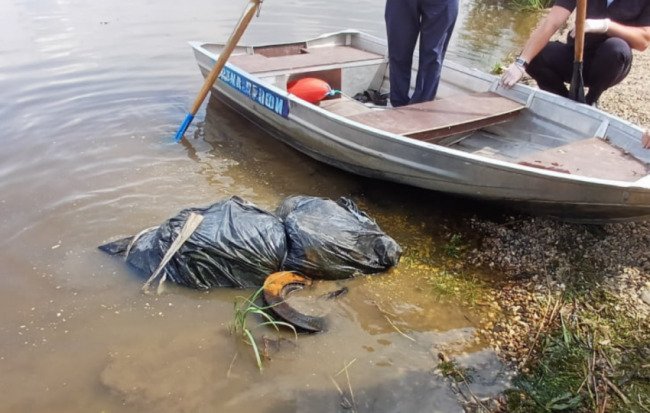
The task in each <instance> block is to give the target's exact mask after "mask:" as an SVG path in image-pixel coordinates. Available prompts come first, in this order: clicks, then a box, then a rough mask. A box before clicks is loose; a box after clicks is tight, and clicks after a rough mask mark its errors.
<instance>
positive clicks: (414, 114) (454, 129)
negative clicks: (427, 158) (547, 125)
mask: <svg viewBox="0 0 650 413" xmlns="http://www.w3.org/2000/svg"><path fill="white" fill-rule="evenodd" d="M523 108H524V105H522V104H520V103H518V102H515V101H513V100H510V99H508V98H504V97H503V96H500V95H497V94H496V93H492V92H482V93H474V94H468V95H458V96H453V97H449V98H445V99H438V100H433V101H430V102H423V103H416V104H413V105H408V106H403V107H399V108H395V109H386V110H375V111H372V112H366V113H362V114H357V115H353V116H349V117H348V119H350V120H354V121H356V122H360V123H363V124H364V125H368V126H372V127H375V128H377V129H382V130H385V131H387V132H391V133H396V134H399V135H404V136H408V137H411V138H415V139H419V140H424V141H427V142H436V141H439V140H441V139H443V138H445V137H448V136H451V135H455V134H458V133H464V132H469V131H472V130H477V129H480V128H483V127H486V126H489V125H496V124H499V123H503V122H508V121H510V120H512V119H514V118H515V117H516V116H517V114H518V113H519V112H520V111H521V110H522V109H523Z"/></svg>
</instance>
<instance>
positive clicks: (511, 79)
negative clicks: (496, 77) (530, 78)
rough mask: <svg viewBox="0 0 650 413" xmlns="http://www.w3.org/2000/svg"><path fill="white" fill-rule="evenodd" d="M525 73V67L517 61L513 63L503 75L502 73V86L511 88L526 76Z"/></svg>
mask: <svg viewBox="0 0 650 413" xmlns="http://www.w3.org/2000/svg"><path fill="white" fill-rule="evenodd" d="M524 73H525V72H524V68H523V67H521V66H519V65H518V64H516V63H512V64H511V65H510V66H508V69H506V71H505V72H503V75H501V86H503V87H505V88H506V89H510V88H511V87H513V86H514V85H515V84H516V83H517V82H519V81H520V80H521V78H522V77H524Z"/></svg>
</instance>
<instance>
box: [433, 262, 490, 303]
mask: <svg viewBox="0 0 650 413" xmlns="http://www.w3.org/2000/svg"><path fill="white" fill-rule="evenodd" d="M427 284H428V285H429V286H430V287H431V292H432V293H434V294H435V295H436V298H437V299H438V300H440V299H441V298H443V297H456V298H459V299H460V300H461V301H462V302H463V303H465V304H468V305H470V306H474V305H475V304H476V302H477V299H478V297H479V296H480V294H481V292H482V291H483V290H484V289H485V288H486V285H485V282H484V281H483V280H481V279H480V278H478V276H476V274H474V273H468V272H466V271H458V272H457V271H447V270H442V271H440V272H437V273H431V274H429V276H428V277H427Z"/></svg>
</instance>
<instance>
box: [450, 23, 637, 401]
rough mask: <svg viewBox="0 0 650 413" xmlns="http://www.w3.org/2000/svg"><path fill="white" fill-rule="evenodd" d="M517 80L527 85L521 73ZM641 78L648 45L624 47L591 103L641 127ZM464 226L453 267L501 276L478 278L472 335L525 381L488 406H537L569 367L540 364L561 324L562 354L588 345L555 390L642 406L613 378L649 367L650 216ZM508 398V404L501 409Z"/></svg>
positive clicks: (507, 218)
mask: <svg viewBox="0 0 650 413" xmlns="http://www.w3.org/2000/svg"><path fill="white" fill-rule="evenodd" d="M568 26H569V27H565V28H564V29H562V30H560V31H559V32H558V33H557V34H556V35H555V36H554V37H553V38H552V40H555V39H558V38H562V37H563V36H566V32H567V30H568V29H569V28H570V26H571V20H570V21H569V24H568ZM524 81H525V82H526V83H527V84H529V85H531V86H533V87H536V84H535V82H534V81H533V80H532V79H530V78H529V77H526V78H525V79H524ZM649 83H650V51H648V50H646V51H645V52H639V51H636V50H634V51H633V62H632V68H631V70H630V73H629V74H628V76H627V77H626V78H625V79H624V80H623V81H622V82H621V83H620V84H618V85H615V86H613V87H612V88H610V89H608V90H607V91H605V92H604V93H603V95H602V96H601V98H600V100H599V102H598V107H599V109H600V110H602V111H604V112H608V113H610V114H613V115H616V116H618V117H620V118H621V119H623V120H626V121H628V122H631V123H633V124H636V125H637V126H639V127H641V128H643V129H648V128H649V127H650V95H649V94H648V93H647V92H645V90H644V89H645V88H644V85H647V84H649ZM639 145H641V142H639ZM467 224H468V228H471V230H472V234H467V238H468V239H471V237H472V236H474V237H476V238H477V239H478V241H477V245H476V246H475V247H474V248H473V249H472V248H468V251H467V253H466V254H465V256H464V257H463V264H462V265H463V266H464V267H466V268H468V269H469V268H472V267H474V268H486V269H489V270H490V272H492V273H495V274H498V273H501V274H503V276H502V277H499V280H486V284H485V290H484V295H483V297H482V299H481V300H482V303H481V305H483V306H487V307H488V308H489V311H483V312H480V311H479V314H478V317H479V319H480V322H479V323H478V324H479V325H480V327H478V328H479V334H480V335H481V337H482V338H483V340H485V341H486V342H487V343H489V345H490V347H492V348H493V349H494V350H495V352H496V353H497V355H498V357H499V358H500V360H501V361H502V362H503V363H504V364H505V365H507V366H509V367H510V368H512V369H513V370H514V371H515V373H516V374H518V375H519V376H520V377H522V378H523V380H524V381H525V382H527V383H528V385H529V386H533V387H529V388H524V387H519V386H516V388H515V393H514V394H515V395H514V396H513V394H512V393H508V394H507V395H505V396H504V397H501V399H500V400H498V401H497V405H498V406H499V407H498V408H497V409H496V411H517V412H519V411H529V410H528V409H529V408H531V407H534V406H535V403H537V404H539V400H537V399H535V394H537V396H539V393H540V392H544V391H547V390H548V389H547V388H548V386H549V385H550V383H553V380H564V379H565V378H566V376H568V375H569V373H570V374H575V372H574V371H571V368H572V367H571V366H569V365H564V364H560V367H557V366H556V368H557V369H559V370H558V371H555V372H551V371H550V370H548V366H547V363H552V362H554V361H555V360H553V359H552V358H551V359H550V358H549V357H550V356H549V354H548V352H547V350H548V347H547V346H548V345H549V344H548V343H549V341H550V342H553V341H554V340H559V341H557V342H560V343H561V342H562V339H561V337H563V336H564V340H565V341H566V338H567V335H566V334H567V331H568V332H569V333H570V335H572V337H574V339H575V338H578V341H576V342H574V343H573V344H572V345H571V346H569V345H567V346H566V348H564V349H563V350H564V351H565V353H563V355H562V356H563V357H564V356H566V357H568V355H569V354H570V353H571V352H573V351H574V350H575V348H579V351H584V352H585V353H589V356H588V357H587V358H586V361H585V360H581V359H576V360H572V362H573V361H575V362H577V363H578V364H580V363H581V362H583V361H584V363H583V365H582V367H583V370H585V369H586V370H587V371H588V374H586V375H585V376H584V378H583V376H581V375H580V374H579V373H578V374H577V377H579V379H580V380H579V382H580V381H582V385H581V386H580V388H571V385H570V384H569V381H567V383H566V386H567V387H566V388H565V389H564V392H565V393H564V394H565V395H566V394H567V393H566V392H567V391H570V392H571V393H569V394H573V395H575V394H577V395H580V394H582V395H583V401H582V402H581V404H580V405H579V406H575V407H577V408H578V410H577V411H585V410H584V409H588V410H589V409H594V408H597V409H598V411H618V410H616V408H617V407H619V408H620V407H621V405H620V404H617V403H621V402H622V403H623V404H624V405H625V406H626V407H625V408H627V404H628V403H630V402H629V400H630V399H631V400H634V399H635V398H638V400H639V405H640V406H641V407H646V406H644V405H643V404H641V400H645V401H644V403H647V402H648V401H649V400H650V389H647V388H645V387H643V386H642V385H637V388H636V389H637V390H635V388H634V385H629V383H628V384H619V385H620V386H621V387H617V386H616V385H615V384H613V381H615V380H616V379H617V377H621V376H622V377H625V376H626V375H627V376H629V375H634V374H636V372H635V369H638V368H639V366H641V367H644V368H648V367H650V344H648V341H650V339H649V336H648V332H649V331H650V221H637V222H625V223H610V224H604V225H580V224H572V223H566V222H561V221H557V220H554V219H551V218H544V217H538V216H529V215H525V214H519V215H515V214H510V215H507V214H504V215H503V216H502V217H501V218H500V219H498V220H487V219H483V218H472V219H469V222H467ZM626 328H627V329H626ZM635 331H636V332H635ZM580 340H583V341H580ZM544 343H546V344H544ZM585 343H586V344H585ZM614 343H616V344H614ZM560 347H561V346H560ZM638 353H640V354H641V355H640V356H639V355H638ZM628 359H629V360H636V361H634V362H630V363H628ZM549 360H550V361H549ZM612 360H614V361H612ZM590 363H591V364H590ZM545 366H546V367H545ZM585 366H587V367H585ZM540 374H541V376H540ZM563 375H566V376H563ZM546 380H548V381H546ZM531 383H537V384H535V385H532V384H531ZM544 383H546V384H544ZM535 386H539V387H535ZM545 386H546V388H545ZM576 387H577V386H576ZM531 389H532V390H531ZM638 389H641V390H638ZM585 392H586V393H585ZM592 393H593V394H601V395H605V398H604V399H600V400H599V399H598V398H596V400H595V402H594V401H593V400H592V401H589V400H588V399H587V397H586V395H588V394H592ZM619 393H620V394H619ZM624 393H627V394H628V397H627V402H626V398H625V396H624V397H621V394H624ZM554 396H555V397H557V396H558V395H557V394H555V395H554ZM630 396H633V397H630ZM608 398H609V402H608ZM506 399H507V401H506ZM533 399H534V401H533ZM548 400H550V401H552V400H553V395H552V394H551V395H550V396H549V399H548ZM550 401H549V403H550ZM511 403H515V404H516V405H517V406H518V408H515V409H513V410H510V409H511V408H512V407H511ZM527 403H528V404H527ZM608 403H609V404H608ZM506 405H507V406H508V407H506ZM522 409H523V410H522ZM611 409H614V410H611ZM646 410H647V408H646ZM572 411H573V410H572ZM589 411H593V410H589ZM626 411H627V410H626Z"/></svg>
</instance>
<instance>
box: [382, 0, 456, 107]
mask: <svg viewBox="0 0 650 413" xmlns="http://www.w3.org/2000/svg"><path fill="white" fill-rule="evenodd" d="M457 16H458V0H387V1H386V12H385V19H386V34H387V36H388V57H389V71H390V102H391V104H392V105H393V106H395V107H397V106H404V105H408V104H411V103H418V102H425V101H429V100H433V99H434V98H435V97H436V93H437V91H438V84H439V83H440V73H441V71H442V62H443V60H444V58H445V53H446V51H447V46H448V45H449V39H450V38H451V34H452V32H453V30H454V24H455V23H456V17H457ZM418 36H419V38H420V60H419V68H418V74H417V78H416V82H415V90H414V92H413V95H412V96H411V97H410V98H409V89H410V85H411V66H412V63H413V52H414V50H415V45H416V43H417V40H418Z"/></svg>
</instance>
